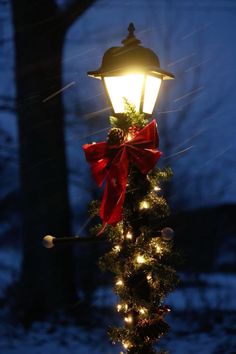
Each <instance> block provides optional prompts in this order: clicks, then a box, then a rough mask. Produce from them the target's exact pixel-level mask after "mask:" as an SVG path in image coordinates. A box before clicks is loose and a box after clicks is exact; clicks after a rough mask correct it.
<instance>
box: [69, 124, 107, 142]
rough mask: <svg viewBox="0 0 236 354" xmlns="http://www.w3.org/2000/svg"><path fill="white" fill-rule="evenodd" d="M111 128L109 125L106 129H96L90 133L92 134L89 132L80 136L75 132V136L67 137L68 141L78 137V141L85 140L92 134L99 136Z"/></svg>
mask: <svg viewBox="0 0 236 354" xmlns="http://www.w3.org/2000/svg"><path fill="white" fill-rule="evenodd" d="M109 129H110V127H107V128H104V129H100V130H96V131H95V132H93V133H90V134H87V135H83V136H79V137H78V136H75V134H73V137H72V136H71V137H69V138H67V139H66V141H67V142H68V141H71V140H74V139H76V140H77V141H79V140H84V139H87V138H89V137H91V136H97V135H99V134H101V133H103V132H105V131H108V130H109Z"/></svg>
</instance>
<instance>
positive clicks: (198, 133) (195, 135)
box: [175, 128, 207, 149]
mask: <svg viewBox="0 0 236 354" xmlns="http://www.w3.org/2000/svg"><path fill="white" fill-rule="evenodd" d="M206 130H207V128H203V129H200V130H199V131H198V132H196V133H195V134H193V135H191V136H190V137H189V138H187V139H185V140H184V141H182V143H180V144H179V145H177V146H175V149H179V148H180V147H181V146H183V145H184V144H186V143H188V142H189V141H191V140H193V139H194V138H196V137H197V136H199V135H201V134H202V133H203V132H205V131H206Z"/></svg>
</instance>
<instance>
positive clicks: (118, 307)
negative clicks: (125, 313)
mask: <svg viewBox="0 0 236 354" xmlns="http://www.w3.org/2000/svg"><path fill="white" fill-rule="evenodd" d="M116 308H117V311H118V312H119V311H120V310H121V309H122V306H121V304H118V305H117V306H116Z"/></svg>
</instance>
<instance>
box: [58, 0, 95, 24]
mask: <svg viewBox="0 0 236 354" xmlns="http://www.w3.org/2000/svg"><path fill="white" fill-rule="evenodd" d="M95 1H96V0H83V1H81V0H74V1H73V2H72V3H71V4H70V5H68V7H67V8H66V9H65V10H63V11H61V13H60V16H61V21H62V24H63V26H64V29H65V30H66V29H67V28H68V27H69V26H71V25H72V24H73V22H74V21H75V20H76V19H77V18H78V17H80V16H81V15H82V14H83V13H85V12H86V11H87V9H88V8H89V7H90V6H91V5H93V4H94V3H95Z"/></svg>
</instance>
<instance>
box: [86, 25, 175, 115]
mask: <svg viewBox="0 0 236 354" xmlns="http://www.w3.org/2000/svg"><path fill="white" fill-rule="evenodd" d="M128 31H129V34H128V36H127V38H126V39H124V40H123V41H122V44H123V46H122V47H112V48H110V49H108V50H107V51H106V52H105V54H104V56H103V59H102V65H101V67H100V68H99V69H98V70H95V71H89V72H88V75H89V76H91V77H93V78H96V79H101V80H102V82H103V85H104V88H105V92H106V93H107V96H108V99H109V101H110V103H111V106H112V110H113V114H114V115H119V114H122V113H124V112H125V100H127V101H128V102H129V103H131V104H132V105H134V107H135V109H136V111H137V112H139V113H144V114H147V115H151V114H152V112H153V110H154V107H155V103H156V100H157V97H158V93H159V90H160V87H161V83H162V81H163V80H170V79H174V75H173V74H171V73H169V72H167V71H165V70H163V69H161V67H160V61H159V59H158V57H157V55H156V54H155V53H154V52H153V51H152V50H151V49H148V48H144V47H143V46H141V45H140V44H141V41H140V40H139V39H138V38H136V37H135V35H134V31H135V28H134V25H133V23H130V25H129V27H128Z"/></svg>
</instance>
